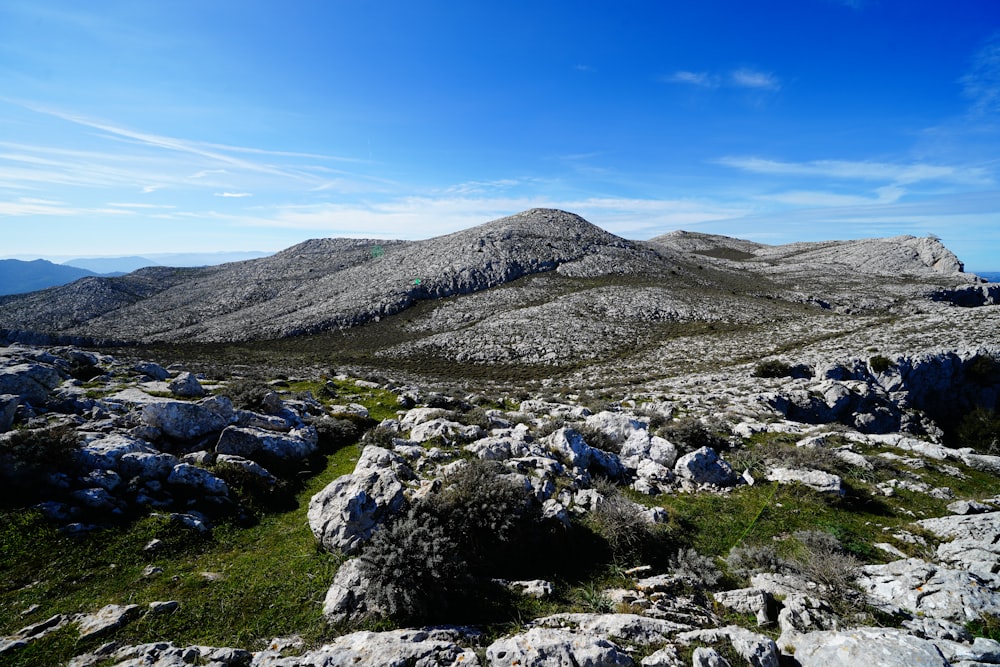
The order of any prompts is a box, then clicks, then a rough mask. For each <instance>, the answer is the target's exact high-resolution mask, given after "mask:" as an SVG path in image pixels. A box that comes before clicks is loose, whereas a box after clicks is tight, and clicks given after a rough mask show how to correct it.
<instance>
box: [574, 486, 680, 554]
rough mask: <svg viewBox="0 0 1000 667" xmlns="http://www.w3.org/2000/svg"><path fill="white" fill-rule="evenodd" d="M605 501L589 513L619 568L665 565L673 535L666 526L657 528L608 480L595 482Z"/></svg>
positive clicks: (657, 526)
mask: <svg viewBox="0 0 1000 667" xmlns="http://www.w3.org/2000/svg"><path fill="white" fill-rule="evenodd" d="M594 488H595V489H596V490H597V491H599V492H600V493H601V495H602V496H603V498H604V499H603V500H602V501H601V502H600V504H598V506H597V507H596V508H595V509H594V510H593V511H592V512H591V513H590V521H591V522H592V523H593V526H594V528H595V530H596V532H597V534H598V536H600V537H601V538H602V539H603V540H604V542H605V543H606V545H607V549H608V551H609V555H610V557H611V560H612V561H613V562H614V563H616V564H618V565H623V566H624V565H636V564H646V565H658V564H666V559H667V557H668V556H669V554H670V552H671V548H670V542H671V538H672V535H671V533H670V531H669V528H668V527H667V526H664V525H654V524H652V523H650V522H649V521H648V520H647V519H646V517H644V516H643V515H642V514H641V513H640V511H639V510H640V509H641V508H639V507H637V506H636V503H634V502H632V500H630V499H629V498H628V497H627V496H626V495H625V494H623V493H622V492H621V490H620V489H619V488H618V487H616V486H615V485H614V484H613V483H611V482H609V481H607V480H600V479H598V480H595V482H594Z"/></svg>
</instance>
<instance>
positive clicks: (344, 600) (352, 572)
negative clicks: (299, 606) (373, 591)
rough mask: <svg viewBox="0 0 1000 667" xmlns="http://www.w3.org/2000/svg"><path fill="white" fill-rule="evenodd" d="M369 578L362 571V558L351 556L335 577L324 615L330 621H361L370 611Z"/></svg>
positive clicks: (324, 606)
mask: <svg viewBox="0 0 1000 667" xmlns="http://www.w3.org/2000/svg"><path fill="white" fill-rule="evenodd" d="M367 590H368V580H367V579H366V578H365V577H364V575H363V574H362V571H361V560H360V559H358V558H351V559H349V560H347V561H345V562H344V563H343V564H341V566H340V567H339V568H337V574H336V575H335V576H334V577H333V584H332V585H331V586H330V590H328V591H327V593H326V598H325V599H324V601H323V616H325V617H326V619H327V621H329V622H330V623H343V622H345V621H359V620H361V619H363V618H364V617H365V616H366V615H367V614H368V613H369V612H371V611H374V610H372V609H370V608H369V606H368V596H367Z"/></svg>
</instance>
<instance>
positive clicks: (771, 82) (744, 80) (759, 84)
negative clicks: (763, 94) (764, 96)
mask: <svg viewBox="0 0 1000 667" xmlns="http://www.w3.org/2000/svg"><path fill="white" fill-rule="evenodd" d="M729 79H730V81H731V82H732V84H733V85H734V86H738V87H740V88H755V89H757V90H780V89H781V82H780V81H779V80H778V78H777V77H776V76H774V75H773V74H770V73H768V72H758V71H756V70H752V69H747V68H743V69H738V70H735V71H733V72H731V73H730V75H729Z"/></svg>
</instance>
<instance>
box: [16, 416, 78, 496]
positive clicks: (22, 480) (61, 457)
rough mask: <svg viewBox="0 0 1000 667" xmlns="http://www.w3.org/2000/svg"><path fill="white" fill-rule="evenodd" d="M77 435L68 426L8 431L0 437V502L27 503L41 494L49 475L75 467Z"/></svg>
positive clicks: (67, 471)
mask: <svg viewBox="0 0 1000 667" xmlns="http://www.w3.org/2000/svg"><path fill="white" fill-rule="evenodd" d="M79 444H80V435H79V434H78V433H77V432H76V430H74V429H73V428H72V427H71V426H53V427H49V428H43V429H31V430H23V431H11V432H9V433H6V434H4V435H3V436H2V437H0V505H2V506H7V507H13V506H17V505H22V506H23V505H27V504H31V503H33V502H37V501H38V500H48V499H49V498H47V497H44V496H45V495H46V492H47V490H48V489H49V487H50V486H51V485H50V481H49V479H50V477H51V475H53V474H56V473H71V472H73V471H74V470H75V468H76V454H77V451H78V449H79Z"/></svg>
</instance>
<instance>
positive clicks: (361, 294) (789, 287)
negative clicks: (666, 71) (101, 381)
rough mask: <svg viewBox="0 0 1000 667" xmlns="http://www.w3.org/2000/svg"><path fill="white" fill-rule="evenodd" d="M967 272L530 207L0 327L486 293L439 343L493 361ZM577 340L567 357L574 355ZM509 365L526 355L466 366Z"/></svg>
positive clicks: (320, 313)
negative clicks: (655, 325) (610, 224)
mask: <svg viewBox="0 0 1000 667" xmlns="http://www.w3.org/2000/svg"><path fill="white" fill-rule="evenodd" d="M961 268H962V267H961V263H960V262H959V261H958V259H957V258H955V256H954V255H953V254H952V253H950V252H949V251H948V250H947V249H946V248H944V246H942V245H941V244H940V242H938V241H935V240H933V239H915V238H912V237H901V238H895V239H876V240H869V241H857V242H830V243H818V244H795V245H793V246H779V247H769V246H762V245H760V244H754V243H749V242H746V241H739V240H736V239H723V238H721V237H708V236H704V235H696V234H690V233H675V234H672V235H666V236H662V237H658V238H656V239H653V240H652V241H649V242H639V241H628V240H626V239H622V238H619V237H616V236H614V235H612V234H609V233H607V232H605V231H604V230H601V229H600V228H598V227H596V226H594V225H592V224H590V223H589V222H587V221H585V220H583V219H582V218H580V217H578V216H575V215H573V214H570V213H566V212H562V211H551V210H541V209H534V210H531V211H525V212H524V213H520V214H517V215H514V216H510V217H508V218H502V219H499V220H495V221H492V222H488V223H486V224H483V225H480V226H477V227H473V228H470V229H467V230H464V231H461V232H457V233H454V234H450V235H447V236H442V237H438V238H433V239H428V240H424V241H413V242H402V241H392V242H386V241H374V240H357V239H317V240H313V241H307V242H305V243H302V244H299V245H297V246H293V247H291V248H288V249H287V250H285V251H283V252H280V253H277V254H276V255H273V256H270V257H266V258H262V259H257V260H249V261H243V262H234V263H230V264H224V265H220V266H215V267H207V268H201V269H166V268H162V267H157V268H151V269H143V270H140V271H137V272H135V273H133V274H129V275H127V276H123V277H120V278H106V279H103V278H102V279H92V280H88V281H85V282H81V283H77V284H73V285H68V286H64V287H58V288H52V289H49V290H45V291H44V292H39V293H33V294H28V295H22V296H15V297H6V298H3V299H0V329H4V330H7V331H13V332H34V333H36V334H53V335H58V336H64V337H72V338H74V339H77V340H82V339H87V338H89V339H92V340H111V341H123V342H144V343H150V342H180V341H185V342H233V341H248V340H266V339H278V338H286V337H291V336H302V335H305V334H315V333H320V332H328V331H336V330H343V329H347V328H351V327H356V326H358V325H363V324H368V323H373V322H379V321H382V320H384V319H386V318H390V319H391V318H392V316H393V315H396V314H398V313H402V312H403V311H405V310H406V309H408V308H410V307H412V306H413V305H414V304H417V303H419V302H426V301H430V300H435V301H436V300H439V299H442V298H444V297H451V296H457V295H466V294H476V295H477V296H476V297H475V298H473V299H459V300H458V301H456V302H454V304H450V306H449V309H450V312H445V309H442V310H441V311H440V312H438V313H437V314H436V315H435V319H434V321H435V322H439V323H440V328H439V329H438V330H436V331H434V332H432V333H436V334H443V335H445V337H446V339H447V340H446V341H445V342H444V343H441V345H444V346H446V347H448V346H451V345H452V342H454V341H453V339H455V337H456V336H457V335H458V334H457V333H456V332H455V331H456V329H457V328H460V329H463V330H467V331H468V333H470V334H471V333H473V331H474V333H475V334H476V346H477V347H479V348H481V349H487V348H490V347H495V346H496V345H500V346H504V345H505V343H504V342H503V340H498V339H506V340H509V338H510V337H511V336H514V337H519V336H521V334H522V333H523V329H524V328H525V327H526V326H530V323H531V322H532V321H537V320H538V319H539V318H541V319H543V320H544V319H545V318H558V319H564V320H565V319H568V320H571V321H573V322H574V324H575V325H577V326H574V327H573V329H579V330H580V331H581V332H587V330H588V329H589V330H590V334H591V335H590V336H588V337H589V338H591V339H595V338H596V339H601V338H602V337H604V334H606V336H608V337H610V338H615V339H618V338H622V337H623V336H624V337H629V336H632V330H633V329H634V328H635V326H636V325H644V324H645V323H647V322H668V321H669V322H692V321H697V322H724V323H726V324H731V325H744V324H746V323H748V322H756V323H760V322H763V321H767V320H770V319H772V318H773V317H776V316H777V317H781V316H782V314H783V312H784V311H786V310H787V309H788V308H789V307H797V306H799V305H802V304H805V305H808V306H811V307H818V308H822V309H828V310H835V311H838V312H876V311H890V310H900V309H903V310H906V309H912V301H913V300H918V301H923V300H927V299H929V298H930V297H931V296H932V295H933V294H936V293H937V294H945V295H947V294H949V293H951V292H952V291H954V290H962V289H964V288H966V287H968V286H969V285H971V284H973V283H975V280H976V279H975V278H974V277H972V276H969V275H966V274H964V273H962V272H961ZM532 278H537V279H535V280H533V279H532ZM449 303H450V302H449ZM908 304H909V305H908ZM595 314H596V315H597V319H602V318H603V319H604V320H606V321H605V322H604V323H603V324H601V325H599V328H600V329H601V331H602V332H604V334H602V333H601V332H598V331H594V330H593V327H594V326H595V325H594V324H592V322H594V321H595V319H594V317H592V316H593V315H595ZM485 315H489V316H490V317H489V322H488V323H482V322H481V320H482V316H485ZM588 322H590V323H591V324H588ZM423 326H424V327H425V329H426V327H427V326H429V325H427V324H425V325H423ZM470 327H472V329H470ZM483 327H485V329H484V328H483ZM549 330H551V329H549ZM480 335H481V336H482V337H480ZM570 335H571V336H573V337H574V340H572V341H570V347H578V346H579V344H578V343H579V341H576V339H575V337H576V334H570ZM529 337H531V336H529ZM482 341H485V347H484V346H482V345H479V343H480V342H482ZM459 344H461V341H459ZM608 344H611V345H612V346H613V345H614V344H613V343H608ZM438 345H439V344H438V343H436V342H435V341H434V340H429V341H426V342H424V343H422V346H423V347H424V348H427V349H431V348H434V347H435V346H438ZM601 349H604V348H602V347H601V344H600V343H599V344H598V353H599V350H601ZM545 354H548V353H545ZM545 354H543V355H542V356H543V357H544V356H545ZM484 355H485V356H484ZM466 356H468V355H466ZM504 357H508V358H512V359H519V358H522V357H524V354H523V353H521V352H518V351H517V350H516V349H514V350H506V351H501V352H498V353H497V354H493V353H490V352H480V353H479V354H478V356H476V355H473V356H469V359H470V360H481V361H504Z"/></svg>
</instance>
